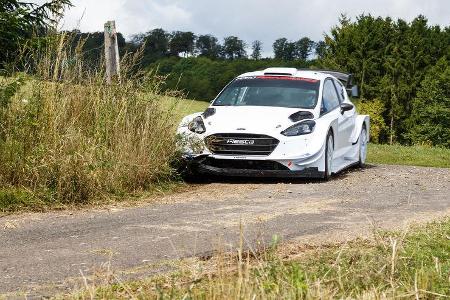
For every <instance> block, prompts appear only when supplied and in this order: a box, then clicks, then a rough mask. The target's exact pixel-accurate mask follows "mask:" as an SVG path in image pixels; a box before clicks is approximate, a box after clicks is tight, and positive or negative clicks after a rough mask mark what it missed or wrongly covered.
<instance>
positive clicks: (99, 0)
mask: <svg viewBox="0 0 450 300" xmlns="http://www.w3.org/2000/svg"><path fill="white" fill-rule="evenodd" d="M42 1H44V0H36V2H42ZM72 3H73V4H74V7H73V8H71V9H69V10H68V11H67V12H66V15H65V18H64V19H63V23H62V27H63V28H64V29H73V28H78V29H80V30H81V31H84V32H91V31H102V30H103V24H104V23H105V21H108V20H115V21H116V26H117V30H118V31H120V32H122V33H123V34H124V36H125V37H126V38H130V37H131V36H132V35H133V34H136V33H141V32H146V31H149V30H151V29H154V28H164V29H165V30H168V31H173V30H181V31H192V32H194V33H195V34H213V35H215V36H216V37H218V38H219V39H220V40H222V39H223V38H224V37H225V36H229V35H235V36H238V37H240V38H241V39H243V40H244V41H246V43H247V44H249V45H250V44H251V43H252V41H254V40H260V41H262V42H263V49H264V53H269V52H271V51H272V43H273V42H274V41H275V40H276V39H277V38H280V37H286V38H287V39H289V40H298V39H300V38H301V37H304V36H307V37H309V38H311V39H312V40H314V41H318V40H321V39H323V36H324V34H325V33H327V32H329V30H330V28H331V27H332V26H334V25H336V24H337V22H338V18H339V16H340V14H342V13H345V14H346V15H347V16H348V17H350V18H352V19H354V18H355V17H356V16H358V15H360V14H362V13H365V14H369V13H370V14H372V15H373V16H383V17H386V16H390V17H392V18H394V19H397V18H402V19H405V20H407V21H411V20H412V19H413V18H414V17H416V16H418V15H419V14H423V15H425V16H426V17H427V18H428V20H429V23H430V24H433V25H434V24H437V25H441V26H449V25H450V0H374V1H369V0H309V1H308V0H222V1H218V0H72Z"/></svg>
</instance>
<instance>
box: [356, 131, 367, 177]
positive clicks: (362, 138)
mask: <svg viewBox="0 0 450 300" xmlns="http://www.w3.org/2000/svg"><path fill="white" fill-rule="evenodd" d="M366 157H367V129H366V126H364V127H363V128H362V129H361V133H360V134H359V161H358V165H359V167H360V168H362V167H364V165H365V163H366Z"/></svg>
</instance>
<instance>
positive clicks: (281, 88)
mask: <svg viewBox="0 0 450 300" xmlns="http://www.w3.org/2000/svg"><path fill="white" fill-rule="evenodd" d="M319 86H320V81H319V80H314V79H307V78H299V77H281V76H256V77H244V78H237V79H235V80H234V81H233V82H231V83H230V84H229V85H228V86H227V87H226V89H225V90H224V91H223V92H222V93H221V94H220V95H219V96H218V97H217V99H216V101H214V103H213V105H214V106H276V107H293V108H307V109H312V108H314V107H315V106H316V103H317V98H318V94H319Z"/></svg>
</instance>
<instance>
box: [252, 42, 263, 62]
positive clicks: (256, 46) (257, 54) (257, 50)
mask: <svg viewBox="0 0 450 300" xmlns="http://www.w3.org/2000/svg"><path fill="white" fill-rule="evenodd" d="M252 50H253V52H252V55H251V58H253V59H254V60H259V59H261V50H262V42H261V41H258V40H256V41H254V42H253V44H252Z"/></svg>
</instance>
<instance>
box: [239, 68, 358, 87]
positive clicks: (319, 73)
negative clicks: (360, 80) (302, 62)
mask: <svg viewBox="0 0 450 300" xmlns="http://www.w3.org/2000/svg"><path fill="white" fill-rule="evenodd" d="M264 75H265V76H267V75H273V76H291V77H304V78H311V79H316V80H324V79H325V78H327V77H329V76H330V75H331V76H333V77H335V78H337V79H338V80H339V81H341V82H342V83H343V84H344V86H347V87H348V86H350V85H351V79H352V75H351V74H346V73H342V72H337V71H331V70H309V69H295V68H267V69H265V70H262V71H255V72H248V73H244V74H242V75H239V76H238V77H239V78H241V77H251V76H264Z"/></svg>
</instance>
